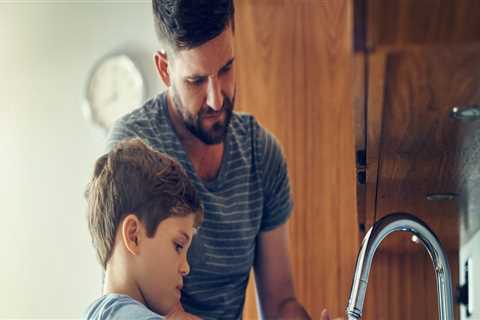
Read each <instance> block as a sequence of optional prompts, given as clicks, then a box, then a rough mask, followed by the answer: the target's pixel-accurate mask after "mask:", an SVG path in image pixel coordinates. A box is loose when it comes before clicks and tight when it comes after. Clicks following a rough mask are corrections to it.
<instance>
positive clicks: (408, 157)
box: [354, 0, 480, 320]
mask: <svg viewBox="0 0 480 320" xmlns="http://www.w3.org/2000/svg"><path fill="white" fill-rule="evenodd" d="M356 10H357V11H356V12H357V13H356V15H355V18H356V23H355V26H356V32H355V35H356V42H355V43H356V44H355V47H356V49H357V51H356V53H355V58H354V61H355V65H354V69H355V75H354V79H355V85H354V91H355V94H354V96H355V99H354V108H355V115H356V133H357V136H356V149H357V151H362V152H359V153H358V154H359V155H361V156H360V157H359V159H365V160H366V161H365V163H363V161H360V165H358V166H357V173H358V176H359V177H361V179H360V181H361V183H360V184H358V185H357V197H358V219H359V224H360V229H361V231H365V230H366V229H368V228H369V227H370V226H371V225H372V224H373V222H374V221H376V220H378V219H379V218H380V217H382V216H384V215H386V214H388V213H391V212H399V211H400V212H410V213H413V214H415V215H417V216H418V217H419V218H421V219H422V220H424V221H425V222H426V223H427V224H428V225H429V226H430V227H431V228H432V229H433V231H434V232H435V233H436V234H437V235H438V237H439V239H440V241H441V242H442V244H443V245H444V247H445V249H446V250H447V253H448V257H449V263H450V267H451V269H452V276H453V284H454V287H456V284H457V283H458V250H459V245H460V242H459V239H460V235H459V232H460V231H459V230H460V221H461V219H460V218H461V216H462V215H461V207H462V206H463V207H465V201H467V200H465V199H464V198H465V197H467V198H469V199H470V203H471V200H473V198H472V197H471V196H468V194H471V193H472V192H473V193H475V194H477V195H478V192H476V191H475V189H473V188H472V187H470V188H469V187H468V186H466V185H467V183H466V181H471V178H470V173H472V171H474V169H473V167H472V158H473V159H478V158H479V157H478V156H475V152H474V151H472V148H470V146H469V145H468V143H467V140H468V139H470V140H472V139H473V140H475V139H474V138H473V136H474V135H473V134H472V131H474V129H473V128H472V126H474V125H472V124H470V123H465V122H461V121H458V120H455V119H453V118H452V117H450V111H451V109H452V108H453V107H455V106H472V105H480V26H479V23H480V19H478V17H479V16H480V6H479V2H478V1H467V0H462V1H453V0H452V1H447V0H442V1H429V0H422V1H410V0H405V1H380V0H366V1H359V2H357V3H356ZM462 149H464V150H467V151H464V152H462ZM467 154H468V155H469V156H470V158H469V160H468V161H467V160H466V155H467ZM477 181H480V179H477ZM477 185H478V183H477ZM432 193H453V194H456V195H457V197H456V198H455V199H454V200H451V201H429V200H427V195H428V194H432ZM462 199H463V200H462ZM465 210H467V211H468V209H465ZM423 251H424V249H423V247H421V246H419V245H416V244H415V243H413V242H412V241H411V239H410V235H408V234H401V233H400V234H396V235H392V236H391V238H389V239H387V240H386V241H385V243H384V244H382V246H381V247H380V251H379V252H378V253H377V255H378V256H377V257H376V258H375V260H374V264H373V269H372V274H371V281H370V282H369V289H368V290H367V298H366V314H365V319H432V320H433V319H438V313H437V304H436V290H435V280H434V274H433V267H432V264H431V262H430V258H429V257H427V256H426V254H425V253H423ZM454 310H455V318H456V319H458V306H455V308H454Z"/></svg>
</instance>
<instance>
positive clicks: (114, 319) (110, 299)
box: [83, 293, 165, 320]
mask: <svg viewBox="0 0 480 320" xmlns="http://www.w3.org/2000/svg"><path fill="white" fill-rule="evenodd" d="M83 318H84V319H86V320H123V319H140V320H164V319H165V317H162V316H160V315H159V314H157V313H155V312H153V311H151V310H150V309H148V308H147V307H146V306H144V305H143V304H141V303H140V302H138V301H136V300H134V299H132V298H131V297H129V296H127V295H124V294H116V293H109V294H106V295H104V296H102V297H100V298H98V299H97V300H95V301H94V302H93V303H92V304H91V305H90V306H89V307H88V309H87V311H86V312H85V315H84V317H83Z"/></svg>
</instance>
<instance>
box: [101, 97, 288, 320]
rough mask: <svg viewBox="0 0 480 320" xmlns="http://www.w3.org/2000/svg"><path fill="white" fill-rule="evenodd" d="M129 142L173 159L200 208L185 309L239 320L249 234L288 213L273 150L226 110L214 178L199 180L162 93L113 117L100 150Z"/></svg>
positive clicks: (252, 126)
mask: <svg viewBox="0 0 480 320" xmlns="http://www.w3.org/2000/svg"><path fill="white" fill-rule="evenodd" d="M132 137H139V138H142V139H143V140H144V141H145V142H146V143H147V144H149V145H150V146H151V147H153V148H154V149H156V150H159V151H161V152H164V153H167V154H169V155H170V156H172V157H174V158H176V159H177V160H178V161H179V162H180V163H181V164H182V165H183V167H184V168H185V170H186V172H187V173H188V175H189V176H190V178H191V179H192V182H193V184H194V186H195V188H196V189H197V191H198V194H199V197H200V200H201V202H202V204H203V207H204V210H205V219H204V222H203V224H202V226H201V227H200V230H199V232H198V234H197V235H196V236H195V237H194V240H193V243H192V245H191V248H190V250H189V254H188V258H189V263H190V269H191V271H190V274H189V275H188V276H187V277H186V279H185V284H184V288H183V292H182V304H183V306H184V308H185V310H186V311H188V312H190V313H193V314H196V315H198V316H200V317H202V318H204V319H240V318H241V317H242V310H243V304H244V300H245V289H246V286H247V282H248V277H249V271H250V269H251V267H252V264H253V261H254V258H255V244H256V239H257V236H258V235H259V233H260V232H263V231H269V230H272V229H274V228H275V227H277V226H279V225H281V224H283V223H285V222H286V221H287V219H288V217H289V215H290V213H291V211H292V206H293V204H292V197H291V194H290V186H289V179H288V174H287V166H286V162H285V159H284V156H283V154H282V150H281V148H280V145H279V144H278V142H277V140H276V139H275V138H274V136H273V135H272V134H270V133H269V132H268V131H266V130H265V129H264V128H262V127H261V126H260V125H259V124H258V122H257V121H256V120H255V118H254V117H253V116H251V115H248V114H243V113H237V112H234V113H233V115H232V119H231V122H230V126H229V128H228V131H227V135H226V137H225V142H224V143H225V147H224V155H223V159H222V163H221V166H220V169H219V172H218V175H217V177H216V178H215V179H214V180H212V181H208V182H204V181H202V180H201V179H200V178H199V177H198V176H197V175H196V173H195V171H194V169H193V165H192V163H191V162H190V160H189V158H188V156H187V153H186V151H185V149H184V147H183V145H182V144H181V142H180V140H179V139H178V137H177V135H176V133H175V131H174V129H173V127H172V123H171V119H170V117H169V114H168V106H167V96H166V93H162V94H160V95H158V96H157V97H155V98H153V99H151V100H149V101H147V102H146V103H145V104H144V105H143V106H142V107H141V108H138V109H136V110H135V111H133V112H132V113H130V114H128V115H126V116H124V117H123V118H121V119H119V120H118V121H117V122H116V123H115V125H114V127H113V128H112V130H111V132H110V135H109V139H108V148H109V149H111V148H112V147H113V145H114V144H115V143H116V142H118V141H120V140H123V139H125V138H132ZM272 267H273V266H272Z"/></svg>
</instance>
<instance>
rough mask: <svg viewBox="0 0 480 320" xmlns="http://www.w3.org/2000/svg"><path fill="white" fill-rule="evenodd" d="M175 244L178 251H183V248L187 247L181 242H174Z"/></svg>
mask: <svg viewBox="0 0 480 320" xmlns="http://www.w3.org/2000/svg"><path fill="white" fill-rule="evenodd" d="M173 245H174V247H175V251H177V252H178V253H180V252H182V250H183V249H184V248H185V245H183V244H181V243H179V242H174V243H173Z"/></svg>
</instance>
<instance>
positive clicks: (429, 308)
mask: <svg viewBox="0 0 480 320" xmlns="http://www.w3.org/2000/svg"><path fill="white" fill-rule="evenodd" d="M389 242H393V243H395V242H396V241H395V234H392V238H391V239H386V240H385V245H387V246H389V245H391V243H390V244H389ZM409 245H410V246H412V247H416V246H419V245H418V244H414V243H412V242H410V244H409ZM382 246H383V245H382ZM412 252H413V253H412ZM447 255H448V259H449V264H450V267H452V266H455V265H458V252H448V253H447ZM452 277H453V279H454V281H453V283H456V281H455V279H457V278H458V268H452ZM436 290H437V288H436V279H435V273H434V269H433V264H432V261H431V259H430V257H429V256H428V255H427V253H426V252H425V251H423V250H422V251H417V250H416V249H412V250H408V251H407V252H405V253H403V252H402V253H399V252H392V251H390V250H382V248H380V250H379V251H378V252H377V254H376V256H375V257H374V260H373V265H372V270H371V273H370V279H369V282H368V288H367V295H366V299H365V309H364V315H363V317H362V319H365V320H372V319H373V320H405V319H408V320H436V319H438V303H437V292H436ZM454 318H455V319H459V308H458V305H455V306H454Z"/></svg>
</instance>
